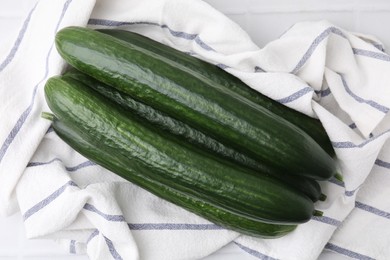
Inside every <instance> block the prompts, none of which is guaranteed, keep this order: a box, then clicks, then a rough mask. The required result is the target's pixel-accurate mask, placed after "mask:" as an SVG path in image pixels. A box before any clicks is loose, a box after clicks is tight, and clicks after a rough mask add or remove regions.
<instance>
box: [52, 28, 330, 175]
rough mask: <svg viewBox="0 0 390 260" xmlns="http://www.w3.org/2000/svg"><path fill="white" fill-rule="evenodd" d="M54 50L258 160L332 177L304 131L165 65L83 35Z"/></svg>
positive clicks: (61, 38)
mask: <svg viewBox="0 0 390 260" xmlns="http://www.w3.org/2000/svg"><path fill="white" fill-rule="evenodd" d="M56 47H57V49H58V51H59V53H60V54H61V56H62V57H63V58H64V59H65V60H66V61H67V62H68V63H69V64H71V65H72V66H73V67H75V68H76V69H78V70H80V71H83V72H84V73H86V74H89V75H91V76H92V77H94V78H96V79H98V80H100V81H102V82H104V83H106V84H108V85H111V86H113V87H115V88H117V89H118V90H120V91H122V92H125V93H127V94H129V95H130V96H132V97H133V98H134V99H136V100H138V101H141V102H143V103H145V104H148V105H150V106H152V107H154V108H155V109H158V110H161V111H163V112H165V113H167V114H168V115H169V116H171V117H173V118H176V119H178V120H181V121H183V122H185V123H187V124H189V125H191V126H192V127H194V128H197V129H198V130H200V131H202V132H205V133H207V134H208V135H210V136H211V137H213V138H215V139H216V140H218V141H219V142H221V143H224V144H230V145H231V146H232V147H233V148H234V149H236V150H238V151H240V152H242V153H244V154H247V155H248V156H250V157H252V158H254V159H255V160H258V161H261V162H263V163H266V164H268V165H270V166H271V167H273V168H275V169H278V170H281V171H284V172H286V173H289V174H296V175H301V176H306V177H309V178H313V179H318V180H326V179H329V178H331V177H332V176H333V175H334V174H335V173H336V165H335V162H334V161H333V159H332V158H331V157H330V156H329V155H328V154H327V153H326V152H325V151H324V150H323V149H322V148H321V147H320V146H319V145H318V144H317V143H316V142H315V141H314V140H313V139H312V138H311V137H310V136H308V135H307V134H306V133H304V132H303V131H302V130H300V129H299V128H297V127H296V126H294V125H293V124H291V123H289V122H288V121H286V120H284V119H282V118H281V117H279V116H276V115H275V114H273V113H271V112H270V111H268V110H267V109H265V108H264V107H261V106H259V105H257V104H255V103H253V102H250V101H248V100H247V99H245V98H243V97H242V96H240V95H238V94H236V93H234V92H233V91H231V90H228V89H226V88H225V87H221V86H220V85H218V84H215V82H213V81H211V80H209V79H208V78H206V77H204V76H201V75H199V74H198V73H193V72H192V70H191V69H189V68H187V67H185V66H182V65H180V64H178V63H175V62H174V61H172V60H170V59H167V58H165V57H163V56H160V55H158V54H156V53H154V52H151V51H149V50H146V49H143V48H140V47H139V46H136V45H132V44H130V43H128V42H124V41H122V40H119V39H117V38H115V37H112V36H109V35H105V34H103V33H100V32H97V31H94V30H91V29H87V28H80V27H68V28H65V29H62V30H61V31H60V32H59V33H57V36H56Z"/></svg>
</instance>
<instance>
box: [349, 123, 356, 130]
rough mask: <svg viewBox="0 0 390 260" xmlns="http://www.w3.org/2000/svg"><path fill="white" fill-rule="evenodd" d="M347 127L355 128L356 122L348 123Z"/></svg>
mask: <svg viewBox="0 0 390 260" xmlns="http://www.w3.org/2000/svg"><path fill="white" fill-rule="evenodd" d="M349 127H350V128H351V129H355V128H357V126H356V124H355V123H352V124H350V125H349Z"/></svg>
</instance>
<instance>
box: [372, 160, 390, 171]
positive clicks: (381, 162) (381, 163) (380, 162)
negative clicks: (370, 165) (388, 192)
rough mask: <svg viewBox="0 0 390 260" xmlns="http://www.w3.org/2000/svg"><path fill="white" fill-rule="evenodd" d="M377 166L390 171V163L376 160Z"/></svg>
mask: <svg viewBox="0 0 390 260" xmlns="http://www.w3.org/2000/svg"><path fill="white" fill-rule="evenodd" d="M375 165H378V166H380V167H383V168H387V169H390V163H389V162H385V161H382V160H380V159H376V160H375Z"/></svg>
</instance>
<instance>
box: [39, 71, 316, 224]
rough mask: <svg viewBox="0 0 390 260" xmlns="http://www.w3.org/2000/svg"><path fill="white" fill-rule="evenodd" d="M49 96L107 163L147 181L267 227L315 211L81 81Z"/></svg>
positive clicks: (57, 85)
mask: <svg viewBox="0 0 390 260" xmlns="http://www.w3.org/2000/svg"><path fill="white" fill-rule="evenodd" d="M45 95H46V100H47V102H48V104H49V107H50V109H51V110H52V111H53V113H54V115H55V116H56V117H57V118H58V119H59V120H60V121H62V122H66V123H67V125H68V126H69V127H72V126H73V127H77V128H78V129H80V131H81V132H83V133H85V134H86V135H88V136H89V138H91V140H93V141H94V142H95V143H96V146H98V147H99V151H98V152H99V154H100V156H101V157H102V158H103V157H105V156H108V154H109V153H111V152H112V151H113V150H115V151H116V154H118V155H121V156H124V157H126V158H127V161H126V165H127V166H128V167H130V168H132V169H134V170H135V171H136V172H138V173H139V174H142V176H144V178H145V179H152V180H153V181H158V182H160V183H161V184H162V185H166V186H169V187H171V188H172V189H175V190H177V191H178V192H181V193H186V194H189V195H191V196H193V197H196V198H198V199H199V200H201V201H204V202H205V203H208V204H211V205H214V206H215V207H217V208H221V209H224V210H226V211H229V212H232V214H237V215H240V216H242V217H246V218H248V219H252V220H256V221H261V222H266V223H274V224H298V223H303V222H306V221H308V220H310V218H311V217H312V215H313V213H314V212H315V211H314V205H313V202H312V201H311V200H310V199H309V198H308V197H307V196H306V195H304V194H303V193H301V192H298V191H297V190H296V189H293V188H291V187H290V186H288V185H287V184H285V183H283V182H281V181H279V180H277V179H276V178H273V177H271V176H269V175H267V174H263V175H260V174H253V173H252V172H250V170H249V169H246V168H243V167H239V166H237V165H235V164H231V163H228V162H222V161H219V160H216V159H215V158H214V157H212V156H210V154H209V153H204V152H203V151H202V150H201V149H197V148H195V147H194V146H189V145H186V143H183V142H177V139H176V138H175V137H174V136H172V135H167V134H165V133H164V132H161V131H160V130H159V129H156V128H155V127H154V126H152V125H150V124H148V123H147V122H145V120H142V119H140V118H139V117H137V116H135V115H134V116H131V115H130V114H129V113H127V112H126V111H124V110H123V109H122V108H121V107H118V106H117V105H116V104H115V103H113V102H111V101H110V100H108V99H106V98H105V97H103V96H101V95H100V94H98V93H97V92H95V91H93V90H91V89H90V88H88V87H87V86H85V85H83V84H82V83H80V82H78V81H76V80H73V79H69V78H61V77H54V78H51V79H49V80H48V81H47V83H46V86H45ZM119 174H120V173H119ZM128 178H131V176H128ZM136 184H139V185H140V186H142V182H141V183H136ZM199 211H200V212H201V211H202V209H201V208H199Z"/></svg>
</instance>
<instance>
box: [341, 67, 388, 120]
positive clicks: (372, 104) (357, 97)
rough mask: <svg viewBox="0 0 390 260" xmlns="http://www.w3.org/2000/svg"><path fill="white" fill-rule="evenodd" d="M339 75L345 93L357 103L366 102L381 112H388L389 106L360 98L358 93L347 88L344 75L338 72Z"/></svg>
mask: <svg viewBox="0 0 390 260" xmlns="http://www.w3.org/2000/svg"><path fill="white" fill-rule="evenodd" d="M339 76H340V77H341V81H342V82H343V86H344V88H345V90H346V91H347V93H348V94H349V95H350V96H351V97H353V98H354V99H355V100H356V101H357V102H359V103H364V104H367V105H369V106H371V107H373V108H375V109H377V110H379V111H381V112H383V113H387V112H389V108H388V107H386V106H383V105H381V104H378V103H377V102H375V101H373V100H366V99H364V98H361V97H359V96H358V95H356V94H355V93H353V92H352V90H351V89H350V88H349V86H348V84H347V81H346V80H345V78H344V76H343V75H342V74H339Z"/></svg>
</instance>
